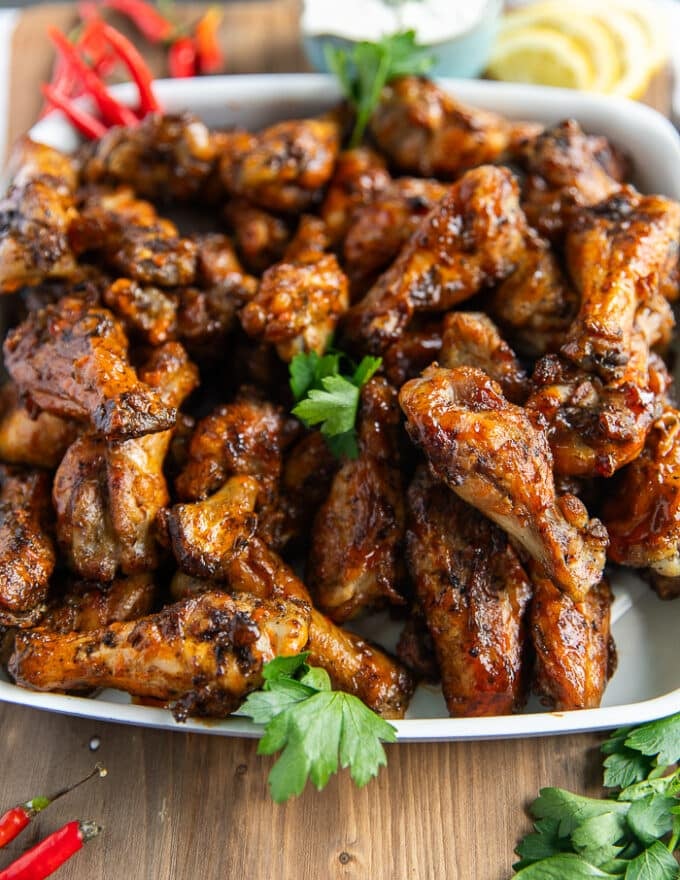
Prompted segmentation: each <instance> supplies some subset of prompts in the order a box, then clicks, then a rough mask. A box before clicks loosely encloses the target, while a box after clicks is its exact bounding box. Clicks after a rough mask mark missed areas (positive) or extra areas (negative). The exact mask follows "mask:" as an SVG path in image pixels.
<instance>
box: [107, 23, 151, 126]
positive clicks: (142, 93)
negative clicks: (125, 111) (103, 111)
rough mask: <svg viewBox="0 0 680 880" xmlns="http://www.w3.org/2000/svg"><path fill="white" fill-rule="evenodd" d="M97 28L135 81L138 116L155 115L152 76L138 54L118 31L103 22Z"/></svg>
mask: <svg viewBox="0 0 680 880" xmlns="http://www.w3.org/2000/svg"><path fill="white" fill-rule="evenodd" d="M99 27H100V28H101V33H102V36H103V37H104V38H105V39H106V41H107V42H108V44H109V45H110V46H111V48H112V49H113V51H114V52H115V53H116V55H117V56H118V57H119V58H120V60H121V61H122V62H123V64H124V65H125V66H126V67H127V69H128V70H129V71H130V75H131V76H132V78H133V80H134V81H135V84H136V86H137V91H138V92H139V110H140V116H142V117H144V116H146V114H147V113H157V112H158V111H159V110H160V109H161V106H160V104H159V103H158V101H157V100H156V96H155V95H154V93H153V89H152V88H151V83H152V81H153V76H152V74H151V71H150V70H149V68H148V67H147V64H146V62H145V61H144V59H143V58H142V56H141V55H140V53H139V52H138V51H137V49H136V48H135V47H134V46H133V45H132V43H131V42H130V41H129V40H128V38H127V37H125V36H123V34H121V33H120V31H117V30H116V29H115V28H112V27H111V26H110V25H108V24H105V23H104V22H101V23H100V24H99Z"/></svg>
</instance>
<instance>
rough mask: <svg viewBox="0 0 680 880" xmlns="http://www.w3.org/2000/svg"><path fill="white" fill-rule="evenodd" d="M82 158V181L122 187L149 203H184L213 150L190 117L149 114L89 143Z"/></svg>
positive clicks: (209, 165) (196, 189)
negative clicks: (150, 200) (144, 198)
mask: <svg viewBox="0 0 680 880" xmlns="http://www.w3.org/2000/svg"><path fill="white" fill-rule="evenodd" d="M81 158H82V163H83V169H82V176H83V180H84V181H85V182H87V183H106V184H113V185H116V184H121V183H124V184H127V185H128V186H131V187H132V188H133V189H134V190H135V192H136V193H139V195H140V196H144V197H146V198H148V199H155V200H160V201H167V200H169V199H178V200H182V201H186V200H188V199H193V198H195V197H196V196H197V195H198V194H199V193H200V191H201V189H202V188H203V186H204V184H205V182H206V180H207V178H208V176H209V174H210V173H211V171H212V169H213V167H214V165H215V162H216V160H217V149H216V145H215V142H214V139H213V138H212V136H211V134H210V132H209V131H208V129H207V128H206V126H205V125H204V123H203V122H201V120H200V119H198V117H196V116H193V115H192V114H191V113H181V114H177V115H173V114H169V113H167V114H160V113H153V114H149V115H148V116H146V117H145V118H144V119H143V120H142V121H141V122H140V124H139V125H136V126H135V127H134V128H124V127H116V128H112V129H110V130H109V131H107V133H106V134H105V135H104V137H101V138H99V139H98V140H96V141H92V142H91V143H90V144H88V145H87V146H86V147H85V148H84V150H83V155H82V157H81Z"/></svg>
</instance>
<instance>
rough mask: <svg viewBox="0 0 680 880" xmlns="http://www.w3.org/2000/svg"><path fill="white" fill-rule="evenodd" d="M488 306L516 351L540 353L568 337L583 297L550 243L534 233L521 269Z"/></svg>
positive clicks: (554, 347)
mask: <svg viewBox="0 0 680 880" xmlns="http://www.w3.org/2000/svg"><path fill="white" fill-rule="evenodd" d="M488 308H489V312H490V313H491V317H492V318H493V319H494V320H495V321H496V322H497V323H498V325H499V326H500V327H501V329H502V330H503V331H504V333H505V334H506V336H507V339H508V341H509V342H510V343H511V345H512V346H513V348H514V349H515V350H516V351H518V352H519V353H520V354H522V355H527V356H528V357H540V356H541V355H544V354H548V353H549V352H557V351H559V349H560V347H561V346H562V345H563V344H564V342H565V341H566V336H567V331H568V330H569V328H570V326H571V324H572V322H573V320H574V318H575V317H576V313H577V312H578V308H579V297H578V294H577V293H576V291H575V290H574V288H573V287H572V285H571V284H570V283H569V282H568V281H567V279H566V277H565V275H564V273H563V272H562V270H561V269H560V266H559V264H558V262H557V259H556V257H555V255H554V254H553V252H552V251H551V250H550V247H549V245H548V243H547V242H546V241H543V240H542V239H539V238H538V237H537V236H535V235H530V236H529V237H528V238H527V240H526V248H525V250H524V252H523V253H522V255H521V257H520V260H519V265H518V266H517V269H516V270H515V271H514V272H513V273H512V274H511V275H509V276H508V277H507V278H506V279H505V280H504V281H502V282H501V283H500V284H499V285H498V287H497V288H496V289H495V290H494V292H493V293H492V294H491V297H490V299H489V303H488Z"/></svg>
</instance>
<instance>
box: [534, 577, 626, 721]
mask: <svg viewBox="0 0 680 880" xmlns="http://www.w3.org/2000/svg"><path fill="white" fill-rule="evenodd" d="M532 582H533V589H534V598H533V600H532V602H531V609H530V612H529V628H530V632H531V641H532V644H533V646H534V652H535V660H534V680H533V687H534V690H535V691H536V693H537V694H539V696H540V697H541V699H542V701H543V702H544V703H545V704H546V705H548V706H550V707H552V708H553V709H556V710H558V711H564V710H569V709H594V708H597V706H599V705H600V701H601V699H602V694H603V692H604V689H605V686H606V684H607V681H608V680H609V679H610V678H611V676H612V674H613V672H614V669H615V667H616V652H615V649H614V642H613V640H612V638H611V636H610V629H609V619H610V610H611V604H612V599H613V597H612V592H611V590H610V588H609V584H608V583H607V581H606V580H602V581H600V582H599V583H598V584H596V585H595V586H594V587H593V588H592V589H591V590H590V591H589V592H588V593H587V594H586V595H585V596H584V597H583V598H582V599H580V600H578V601H574V600H573V599H571V598H570V597H569V596H567V595H566V594H565V593H563V592H562V591H561V590H558V589H557V587H556V586H555V585H554V584H553V583H552V581H550V580H548V579H547V578H546V577H545V576H544V575H543V574H541V573H540V572H539V571H538V570H537V569H536V567H535V566H534V567H533V570H532Z"/></svg>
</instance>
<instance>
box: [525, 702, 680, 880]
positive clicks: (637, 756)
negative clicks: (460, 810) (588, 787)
mask: <svg viewBox="0 0 680 880" xmlns="http://www.w3.org/2000/svg"><path fill="white" fill-rule="evenodd" d="M602 751H603V753H604V754H605V755H606V756H607V757H606V759H605V761H604V768H605V772H604V784H605V786H606V787H607V788H611V789H614V790H615V791H614V796H612V797H610V798H606V799H598V798H588V797H582V796H581V795H577V794H573V793H572V792H569V791H565V790H564V789H561V788H544V789H542V790H541V792H540V796H539V797H538V798H537V799H536V800H535V801H534V802H533V804H532V805H531V807H530V812H531V814H532V816H533V817H534V818H535V820H536V822H535V824H534V831H533V833H531V834H528V835H527V836H526V837H525V838H524V840H522V842H521V843H520V844H519V846H518V847H517V849H516V852H517V855H519V856H520V861H519V862H518V863H517V864H516V865H515V870H516V871H517V874H516V877H521V878H523V880H553V878H554V880H581V878H593V877H594V878H597V877H600V878H612V877H614V878H616V877H618V878H623V880H680V865H678V862H677V860H676V858H675V853H677V852H678V844H679V842H680V800H679V796H680V768H677V767H674V766H673V765H675V764H676V763H677V762H678V761H680V715H673V716H671V717H670V718H663V719H661V720H660V721H653V722H651V723H649V724H644V725H643V726H641V727H638V728H634V729H631V728H622V729H620V730H617V731H615V732H614V733H613V734H612V735H611V736H610V737H609V739H608V740H607V741H606V742H605V743H604V745H603V746H602Z"/></svg>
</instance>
